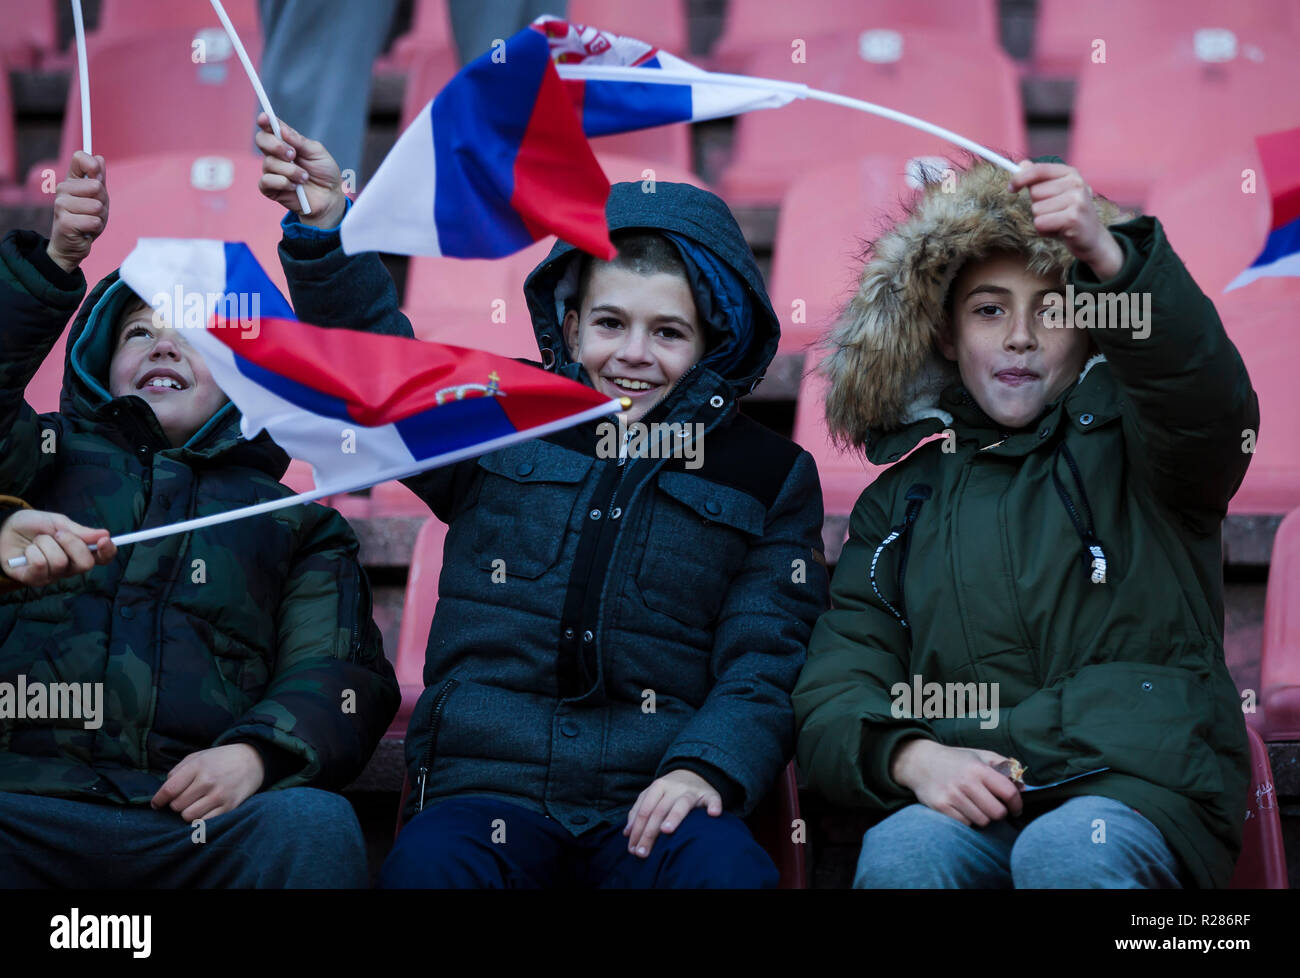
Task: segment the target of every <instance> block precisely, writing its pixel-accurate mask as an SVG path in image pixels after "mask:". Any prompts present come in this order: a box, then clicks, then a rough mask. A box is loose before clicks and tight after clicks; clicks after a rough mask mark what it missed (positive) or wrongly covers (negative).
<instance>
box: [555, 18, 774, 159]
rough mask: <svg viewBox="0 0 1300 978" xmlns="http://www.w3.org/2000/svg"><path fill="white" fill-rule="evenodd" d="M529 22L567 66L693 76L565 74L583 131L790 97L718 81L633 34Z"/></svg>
mask: <svg viewBox="0 0 1300 978" xmlns="http://www.w3.org/2000/svg"><path fill="white" fill-rule="evenodd" d="M532 28H533V29H534V30H538V31H541V32H542V33H543V34H545V35H546V38H547V41H548V42H549V44H550V47H551V58H552V60H554V61H555V62H556V64H559V65H564V66H566V67H567V66H571V65H581V66H584V67H587V66H614V67H622V68H640V69H644V70H645V71H646V72H647V73H649V72H653V71H671V72H674V73H685V74H688V75H692V76H696V78H697V79H698V80H694V79H693V80H691V81H689V82H685V81H683V82H678V83H674V84H664V83H653V84H652V83H649V82H636V81H632V80H622V79H619V80H612V79H581V78H566V77H564V73H563V72H561V78H563V79H564V87H565V89H566V90H567V91H568V93H569V98H570V99H572V101H573V104H574V108H575V109H576V110H577V112H578V114H579V115H580V116H581V118H582V131H583V132H585V133H586V134H587V135H588V136H606V135H612V134H614V133H619V132H628V131H630V130H633V129H647V128H649V127H651V126H662V125H666V124H668V123H671V122H701V121H703V120H705V119H719V118H722V117H723V116H730V115H739V114H740V113H742V112H749V111H752V110H753V109H774V108H779V107H780V106H782V105H786V104H787V103H789V102H791V101H793V100H794V98H795V97H796V96H795V95H794V94H793V93H792V92H790V91H776V90H774V89H763V88H761V87H744V88H741V87H735V86H728V85H723V84H719V83H718V82H716V81H714V80H713V79H714V78H715V76H714V75H711V74H710V73H709V72H707V71H703V70H701V69H699V68H697V67H695V65H693V64H691V63H690V62H688V61H683V60H682V59H681V58H678V57H675V56H674V55H671V54H669V53H668V52H666V51H661V50H659V49H658V48H656V47H653V46H652V45H649V44H647V43H645V42H644V41H638V40H636V38H632V37H623V36H621V35H619V34H611V33H610V32H608V31H602V30H600V29H599V28H597V27H587V26H584V25H582V24H571V23H569V22H568V21H565V20H561V19H560V18H558V17H539V18H537V20H535V21H533V24H532Z"/></svg>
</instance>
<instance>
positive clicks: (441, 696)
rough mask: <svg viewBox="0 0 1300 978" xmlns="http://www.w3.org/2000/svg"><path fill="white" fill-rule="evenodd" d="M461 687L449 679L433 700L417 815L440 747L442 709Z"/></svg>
mask: <svg viewBox="0 0 1300 978" xmlns="http://www.w3.org/2000/svg"><path fill="white" fill-rule="evenodd" d="M459 685H460V680H458V679H448V680H447V681H446V682H445V683H443V684H442V689H440V690H438V695H437V696H435V697H434V698H433V703H432V705H430V707H429V743H428V744H427V745H426V746H425V748H424V763H423V764H421V765H420V767H419V769H418V772H417V773H418V774H419V778H420V802H419V804H418V806H417V807H416V809H415V812H416V814H417V815H418V814H419V813H420V812H422V811H424V789H425V786H426V785H427V783H428V780H429V771H430V770H431V769H432V767H433V755H434V750H435V748H436V747H437V745H438V724H439V723H441V722H442V707H443V704H445V703H446V702H447V697H448V696H450V695H451V691H452V690H453V689H455V688H456V687H457V686H459Z"/></svg>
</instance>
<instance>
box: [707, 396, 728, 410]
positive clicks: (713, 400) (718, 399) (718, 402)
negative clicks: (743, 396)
mask: <svg viewBox="0 0 1300 978" xmlns="http://www.w3.org/2000/svg"><path fill="white" fill-rule="evenodd" d="M724 403H725V402H724V401H723V400H722V395H721V394H714V395H713V396H712V397H710V398H709V406H710V407H715V408H720V407H722V405H723V404H724Z"/></svg>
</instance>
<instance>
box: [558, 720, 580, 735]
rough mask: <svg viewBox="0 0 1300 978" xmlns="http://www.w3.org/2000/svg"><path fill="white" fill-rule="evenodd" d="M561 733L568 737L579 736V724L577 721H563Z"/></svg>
mask: <svg viewBox="0 0 1300 978" xmlns="http://www.w3.org/2000/svg"><path fill="white" fill-rule="evenodd" d="M560 733H562V734H564V736H566V737H576V736H578V725H577V724H576V723H562V724H560Z"/></svg>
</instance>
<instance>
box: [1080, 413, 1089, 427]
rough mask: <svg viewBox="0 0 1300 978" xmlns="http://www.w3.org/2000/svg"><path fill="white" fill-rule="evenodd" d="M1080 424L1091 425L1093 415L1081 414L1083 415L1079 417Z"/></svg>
mask: <svg viewBox="0 0 1300 978" xmlns="http://www.w3.org/2000/svg"><path fill="white" fill-rule="evenodd" d="M1079 424H1082V425H1090V424H1092V415H1091V414H1081V415H1079Z"/></svg>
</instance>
